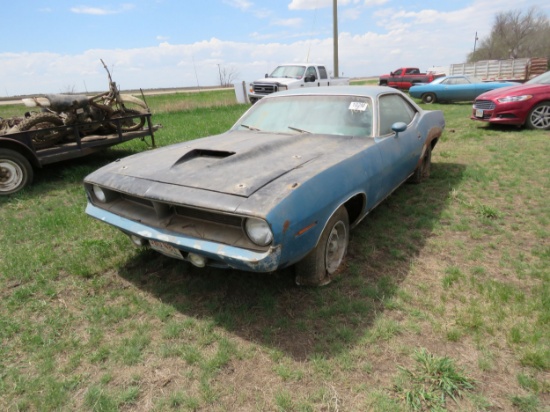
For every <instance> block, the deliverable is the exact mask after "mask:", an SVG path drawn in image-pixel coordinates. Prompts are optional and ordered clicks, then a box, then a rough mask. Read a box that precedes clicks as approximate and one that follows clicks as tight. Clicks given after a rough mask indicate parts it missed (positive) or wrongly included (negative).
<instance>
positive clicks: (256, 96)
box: [248, 63, 349, 104]
mask: <svg viewBox="0 0 550 412" xmlns="http://www.w3.org/2000/svg"><path fill="white" fill-rule="evenodd" d="M336 85H338V86H342V85H349V79H348V78H344V77H340V78H332V77H330V76H329V75H328V73H327V69H326V68H325V66H318V65H311V64H309V63H303V64H301V63H298V64H282V65H280V66H278V67H277V68H276V69H275V70H273V72H272V73H271V74H269V75H268V74H266V75H265V78H264V79H260V80H255V81H254V82H252V83H250V88H249V90H248V100H249V101H250V103H252V104H254V103H256V102H257V101H258V100H260V99H261V98H262V97H264V96H266V95H268V94H271V93H275V92H278V91H281V90H288V89H297V88H300V87H319V86H336Z"/></svg>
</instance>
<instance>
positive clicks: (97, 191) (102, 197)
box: [92, 185, 107, 203]
mask: <svg viewBox="0 0 550 412" xmlns="http://www.w3.org/2000/svg"><path fill="white" fill-rule="evenodd" d="M92 193H93V194H94V198H95V199H96V200H97V201H98V202H100V203H107V194H106V193H105V191H104V190H103V188H102V187H101V186H98V185H92Z"/></svg>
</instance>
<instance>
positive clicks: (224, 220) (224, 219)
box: [175, 206, 242, 227]
mask: <svg viewBox="0 0 550 412" xmlns="http://www.w3.org/2000/svg"><path fill="white" fill-rule="evenodd" d="M175 210H176V214H178V215H179V216H183V217H189V218H192V219H200V220H204V221H208V222H213V223H220V224H222V225H229V226H235V227H241V224H242V218H241V217H239V216H232V215H224V214H221V213H215V212H210V211H207V210H200V209H193V208H190V207H185V206H176V207H175Z"/></svg>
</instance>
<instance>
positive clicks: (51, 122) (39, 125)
mask: <svg viewBox="0 0 550 412" xmlns="http://www.w3.org/2000/svg"><path fill="white" fill-rule="evenodd" d="M57 126H63V120H61V119H60V118H59V117H58V116H57V115H56V114H53V113H36V114H33V115H32V116H30V117H27V118H26V119H25V120H23V121H22V122H21V123H19V130H20V131H22V132H26V131H33V133H32V144H33V146H34V148H35V149H36V150H38V149H44V148H46V147H49V146H53V145H54V144H56V143H57V142H58V141H60V140H61V139H62V138H63V137H64V136H65V134H66V133H65V132H63V131H60V130H47V131H43V132H41V131H40V130H41V129H50V128H52V127H57Z"/></svg>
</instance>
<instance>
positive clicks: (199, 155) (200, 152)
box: [172, 149, 235, 167]
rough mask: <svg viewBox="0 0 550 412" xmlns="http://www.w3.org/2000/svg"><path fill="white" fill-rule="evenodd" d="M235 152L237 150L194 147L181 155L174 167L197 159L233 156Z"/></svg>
mask: <svg viewBox="0 0 550 412" xmlns="http://www.w3.org/2000/svg"><path fill="white" fill-rule="evenodd" d="M234 154H235V152H227V151H224V150H208V149H193V150H191V151H189V152H187V153H186V154H184V155H183V156H182V157H180V158H179V159H178V160H177V161H176V162H175V163H174V165H173V166H172V167H175V166H178V165H181V164H183V163H187V162H190V161H192V160H196V159H203V160H215V159H225V158H226V157H229V156H233V155H234Z"/></svg>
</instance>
